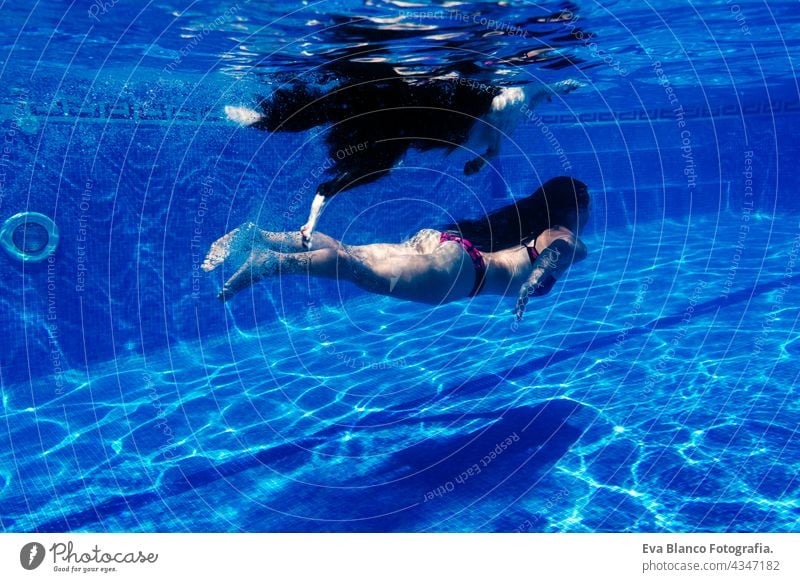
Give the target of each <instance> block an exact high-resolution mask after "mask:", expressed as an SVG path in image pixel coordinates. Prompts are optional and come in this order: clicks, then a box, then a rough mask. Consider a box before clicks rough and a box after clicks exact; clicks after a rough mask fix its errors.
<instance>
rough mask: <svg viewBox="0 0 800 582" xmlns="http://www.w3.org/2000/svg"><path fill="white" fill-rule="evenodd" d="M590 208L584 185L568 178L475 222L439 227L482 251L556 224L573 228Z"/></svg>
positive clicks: (529, 237) (530, 237)
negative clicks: (580, 215) (580, 214)
mask: <svg viewBox="0 0 800 582" xmlns="http://www.w3.org/2000/svg"><path fill="white" fill-rule="evenodd" d="M588 209H589V189H588V188H587V187H586V184H584V183H583V182H581V181H579V180H576V179H574V178H570V177H567V176H559V177H557V178H553V179H552V180H548V181H547V182H545V183H544V184H542V186H541V187H539V188H538V189H537V190H536V191H535V192H534V193H533V194H531V195H530V196H528V197H527V198H523V199H522V200H518V201H515V202H512V203H511V204H509V205H508V206H503V207H502V208H499V209H497V210H495V211H494V212H491V213H489V214H487V215H486V216H484V217H483V218H477V219H474V220H459V221H457V222H455V223H453V224H448V225H445V226H443V227H441V228H440V230H443V231H450V232H454V233H456V234H458V235H459V236H462V237H464V238H466V239H469V241H470V242H471V243H472V244H474V245H475V246H476V247H478V248H479V249H480V250H482V251H488V252H496V251H501V250H503V249H507V248H511V247H515V246H517V245H519V244H521V243H523V242H526V243H527V242H528V241H531V240H533V239H534V238H536V237H537V236H539V234H541V233H542V232H543V231H545V230H547V229H548V228H552V227H554V226H556V225H562V226H566V225H572V224H574V222H575V217H576V216H577V215H578V211H579V210H588Z"/></svg>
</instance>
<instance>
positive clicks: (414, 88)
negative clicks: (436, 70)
mask: <svg viewBox="0 0 800 582" xmlns="http://www.w3.org/2000/svg"><path fill="white" fill-rule="evenodd" d="M580 86H581V84H580V83H579V82H577V81H574V80H571V79H568V80H565V81H561V82H558V83H555V84H554V85H549V86H542V85H538V86H537V87H536V88H535V89H534V88H532V87H528V86H525V87H498V86H492V85H486V84H483V83H480V82H477V81H473V80H470V79H465V78H463V77H455V76H454V77H448V76H439V77H435V78H428V79H422V80H421V79H419V78H409V77H405V76H402V75H399V74H398V73H397V72H396V71H395V69H394V68H393V67H392V66H390V65H387V64H382V63H378V64H376V63H370V65H369V67H363V66H361V67H358V66H353V67H350V68H349V69H348V70H340V71H337V74H336V75H335V83H334V84H333V87H332V88H330V89H328V88H327V87H326V88H325V89H324V88H323V87H325V85H323V84H320V83H317V82H314V83H308V82H302V81H297V80H294V81H290V82H288V83H285V84H284V85H282V86H281V87H280V88H279V89H277V90H276V91H274V92H273V93H272V94H271V95H270V96H269V97H267V98H261V99H260V103H259V107H260V109H261V111H257V110H254V109H251V108H248V107H244V106H233V105H229V106H226V107H225V114H226V115H227V117H228V119H230V120H231V121H234V122H236V123H238V124H240V125H243V126H250V127H255V128H257V129H261V130H265V131H270V132H276V131H288V132H297V131H306V130H309V129H311V128H313V127H317V126H324V125H327V126H329V128H328V129H327V133H326V137H325V142H326V144H327V147H328V150H329V154H330V159H331V160H333V163H332V164H331V166H330V167H329V168H328V173H329V175H330V176H331V179H329V180H327V181H326V182H323V183H322V184H320V185H319V186H318V188H317V193H316V195H315V196H314V200H313V202H312V204H311V212H310V213H309V217H308V222H306V224H305V225H304V226H302V227H301V228H300V232H301V233H302V235H303V242H304V244H305V245H306V247H307V248H311V239H312V235H313V233H314V230H315V229H316V226H317V222H318V221H319V217H320V215H321V214H322V211H323V210H324V209H325V206H326V205H327V204H328V202H329V201H330V199H331V198H332V197H333V196H335V195H336V194H338V193H340V192H344V191H345V190H349V189H350V188H353V187H355V186H360V185H363V184H367V183H370V182H373V181H375V180H377V179H379V178H380V177H382V176H384V175H385V174H387V173H388V172H389V171H390V170H391V169H392V168H393V167H394V166H395V165H396V164H397V162H399V161H400V160H401V158H402V157H403V155H404V154H405V152H406V150H408V149H409V148H416V149H419V150H430V149H434V148H441V149H445V150H451V151H452V150H454V149H456V148H458V147H460V146H463V147H465V148H467V149H469V150H470V151H472V152H476V153H477V155H476V156H475V157H474V158H473V159H472V160H470V161H468V162H467V163H466V164H465V165H464V173H465V174H467V175H470V174H474V173H476V172H478V171H479V170H480V169H481V168H482V167H483V166H484V165H485V164H486V162H487V161H489V160H491V159H492V158H494V157H495V156H497V155H498V153H499V152H500V142H501V140H502V137H503V136H504V135H506V136H508V135H510V134H511V133H512V132H513V131H514V129H515V128H516V126H517V125H518V124H519V123H520V121H521V120H522V118H523V116H524V114H525V113H526V112H527V111H528V110H529V109H533V107H535V106H536V105H537V104H538V103H540V102H542V101H544V100H547V99H550V98H551V97H552V95H553V94H555V93H560V94H566V93H569V92H571V91H573V90H575V89H577V88H579V87H580ZM337 152H346V155H336V154H337Z"/></svg>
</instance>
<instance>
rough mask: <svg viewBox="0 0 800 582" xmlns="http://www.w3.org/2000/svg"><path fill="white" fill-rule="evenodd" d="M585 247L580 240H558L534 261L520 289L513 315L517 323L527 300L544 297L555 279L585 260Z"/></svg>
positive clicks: (523, 311)
mask: <svg viewBox="0 0 800 582" xmlns="http://www.w3.org/2000/svg"><path fill="white" fill-rule="evenodd" d="M586 254H587V251H586V245H584V244H583V243H582V242H581V241H580V240H578V239H575V240H574V242H573V241H569V240H566V239H563V238H558V239H556V240H554V241H553V242H551V243H550V244H549V245H548V246H547V248H546V249H544V251H542V253H541V254H540V255H539V257H538V258H537V259H536V262H535V263H534V265H533V273H531V276H530V277H529V278H528V280H527V281H526V282H525V283H524V284H523V285H522V287H520V289H519V294H518V295H517V304H516V307H515V308H514V315H516V316H517V321H519V320H521V319H522V315H523V314H524V313H525V306H526V305H527V304H528V300H529V299H530V298H531V297H534V296H540V295H546V294H547V293H549V292H550V289H552V287H553V284H554V283H555V282H556V279H557V278H558V277H559V275H561V273H563V272H564V271H566V270H567V269H568V268H569V267H570V266H571V265H572V264H573V263H577V262H578V261H582V260H583V259H585V258H586Z"/></svg>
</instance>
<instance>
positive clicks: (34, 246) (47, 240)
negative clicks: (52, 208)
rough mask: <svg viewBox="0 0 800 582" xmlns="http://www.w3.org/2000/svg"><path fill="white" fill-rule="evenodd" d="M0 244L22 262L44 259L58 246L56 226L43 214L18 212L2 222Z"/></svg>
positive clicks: (35, 261)
mask: <svg viewBox="0 0 800 582" xmlns="http://www.w3.org/2000/svg"><path fill="white" fill-rule="evenodd" d="M0 245H2V247H3V249H4V250H5V251H6V252H7V253H8V254H9V255H11V256H12V257H14V258H15V259H17V260H19V261H22V262H24V263H38V262H39V261H43V260H45V259H46V258H47V257H48V256H50V254H51V253H53V252H55V250H56V247H57V246H58V227H57V226H56V223H55V222H53V221H52V219H50V218H49V217H47V216H45V215H44V214H39V213H38V212H20V213H19V214H15V215H14V216H12V217H11V218H9V219H8V220H6V221H5V222H4V223H3V228H2V229H0Z"/></svg>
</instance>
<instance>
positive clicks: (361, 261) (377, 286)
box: [204, 245, 465, 303]
mask: <svg viewBox="0 0 800 582" xmlns="http://www.w3.org/2000/svg"><path fill="white" fill-rule="evenodd" d="M393 246H394V245H365V246H360V247H347V246H345V245H339V247H338V248H335V249H334V248H326V249H318V250H314V251H308V252H300V253H279V252H275V251H273V250H270V249H269V248H264V247H262V248H256V249H253V250H252V251H250V253H249V254H248V256H247V257H246V258H244V259H243V260H242V262H241V266H240V267H239V268H238V269H237V270H236V272H235V273H234V274H233V275H232V276H231V277H230V278H229V279H228V280H227V281H226V282H225V285H224V286H223V287H222V291H221V292H220V293H219V298H220V299H221V300H222V301H227V300H228V299H230V298H231V297H233V296H234V295H236V294H237V293H239V292H240V291H242V290H243V289H246V288H247V287H249V286H251V285H253V284H254V283H257V282H258V281H260V280H261V279H263V278H265V277H269V276H272V275H300V274H307V275H310V276H313V277H323V278H328V279H339V280H346V281H350V282H352V283H354V284H356V285H358V286H359V287H361V288H362V289H364V290H366V291H369V292H371V293H377V294H380V295H392V296H394V297H397V298H400V299H408V300H411V301H421V302H425V303H436V302H440V301H442V300H444V298H445V296H446V295H447V294H448V293H449V292H450V290H451V289H452V285H453V281H452V280H451V277H450V276H449V275H447V274H446V273H443V272H442V271H441V269H438V268H436V266H435V265H434V264H433V262H432V261H431V258H430V257H429V256H426V255H416V254H414V255H402V256H395V255H394V254H393V253H391V251H392V249H391V248H389V249H388V250H389V251H390V253H391V255H390V256H387V254H386V252H385V251H386V250H387V249H386V248H385V247H393ZM204 268H205V267H204ZM207 270H211V269H207ZM464 294H465V293H464Z"/></svg>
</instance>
